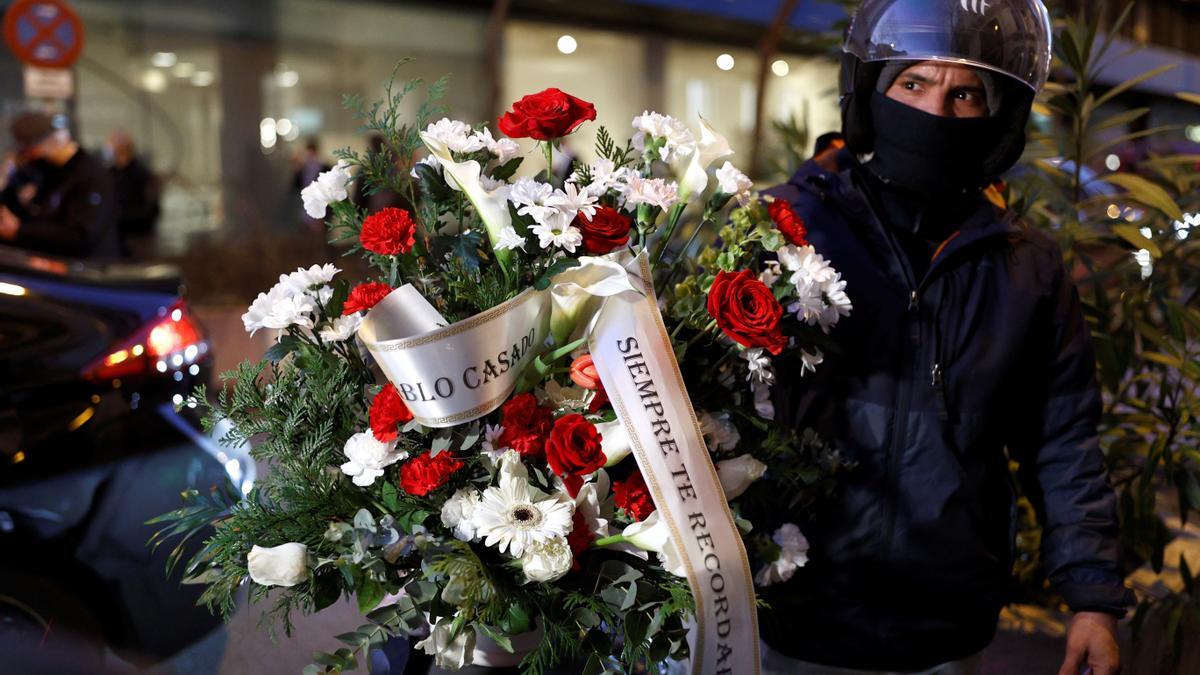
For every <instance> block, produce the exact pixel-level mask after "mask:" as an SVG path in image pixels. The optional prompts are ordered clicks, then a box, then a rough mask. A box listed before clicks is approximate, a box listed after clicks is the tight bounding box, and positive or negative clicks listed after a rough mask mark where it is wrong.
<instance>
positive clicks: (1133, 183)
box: [1012, 4, 1200, 630]
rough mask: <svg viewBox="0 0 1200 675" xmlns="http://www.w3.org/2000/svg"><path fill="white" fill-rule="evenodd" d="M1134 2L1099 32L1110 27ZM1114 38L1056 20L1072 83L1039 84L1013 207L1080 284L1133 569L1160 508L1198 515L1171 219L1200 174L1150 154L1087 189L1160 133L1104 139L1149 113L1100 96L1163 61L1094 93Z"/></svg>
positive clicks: (1194, 376) (1190, 335) (1184, 318)
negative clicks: (1049, 121) (1110, 192)
mask: <svg viewBox="0 0 1200 675" xmlns="http://www.w3.org/2000/svg"><path fill="white" fill-rule="evenodd" d="M1131 9H1132V4H1130V5H1129V6H1128V7H1127V8H1126V10H1125V12H1124V13H1123V14H1121V16H1120V17H1119V18H1118V20H1117V22H1116V24H1115V26H1114V27H1113V28H1112V29H1111V30H1110V31H1109V34H1115V33H1117V32H1118V31H1119V30H1120V27H1121V25H1122V24H1123V23H1124V22H1125V21H1126V20H1127V18H1128V16H1129V11H1130V10H1131ZM1111 45H1112V41H1111V39H1110V38H1109V37H1108V36H1107V35H1101V34H1100V32H1099V30H1098V26H1097V23H1096V21H1095V20H1094V19H1093V20H1088V19H1086V18H1085V17H1080V18H1078V19H1074V20H1067V21H1065V22H1064V24H1063V28H1062V30H1061V31H1060V32H1059V34H1058V39H1057V40H1056V41H1055V56H1056V59H1057V61H1058V63H1059V65H1060V66H1062V67H1064V68H1065V69H1066V70H1067V71H1068V72H1069V73H1070V74H1071V78H1070V79H1069V81H1067V82H1062V83H1051V84H1050V85H1048V86H1047V88H1046V92H1045V98H1044V100H1043V101H1042V104H1043V105H1044V106H1045V109H1046V110H1048V111H1049V112H1052V113H1053V114H1054V115H1055V120H1056V125H1055V127H1056V128H1055V130H1054V131H1053V132H1052V133H1040V132H1038V133H1035V134H1032V135H1031V138H1032V139H1033V143H1032V144H1031V147H1030V150H1029V152H1028V154H1027V158H1026V162H1027V164H1028V167H1029V168H1030V169H1031V171H1030V172H1029V173H1028V175H1027V177H1025V178H1024V179H1022V180H1018V181H1015V182H1014V185H1013V201H1012V204H1013V206H1014V208H1015V209H1016V210H1018V211H1019V212H1020V213H1021V214H1023V216H1024V217H1025V219H1026V221H1027V222H1030V223H1032V224H1033V225H1035V226H1037V227H1040V228H1043V229H1045V230H1046V231H1048V232H1049V233H1051V234H1053V235H1054V236H1055V237H1056V238H1057V239H1058V241H1059V242H1060V244H1061V245H1062V248H1063V252H1064V255H1065V257H1066V260H1067V264H1068V269H1069V270H1071V272H1072V276H1073V277H1074V279H1075V281H1076V284H1077V285H1078V287H1079V290H1080V294H1081V297H1082V300H1083V302H1084V305H1085V311H1086V315H1087V319H1088V322H1089V323H1090V325H1091V327H1092V343H1093V347H1094V349H1095V352H1096V357H1097V362H1098V366H1099V374H1100V381H1101V384H1102V387H1103V390H1104V410H1103V417H1102V421H1101V429H1100V431H1101V441H1102V444H1103V448H1104V451H1105V456H1106V461H1107V464H1108V468H1109V472H1110V474H1111V476H1112V478H1113V481H1114V482H1115V484H1116V486H1117V489H1118V491H1119V495H1120V515H1121V521H1122V539H1121V543H1122V548H1123V549H1124V554H1125V558H1126V560H1127V562H1128V563H1129V564H1130V566H1131V567H1137V566H1139V565H1141V564H1143V563H1149V564H1150V566H1151V567H1152V569H1154V570H1155V571H1156V572H1157V571H1161V569H1162V566H1163V554H1164V550H1165V547H1166V545H1167V544H1168V543H1169V542H1170V540H1171V539H1172V538H1173V534H1172V532H1171V531H1170V530H1169V529H1168V528H1167V526H1166V524H1165V522H1164V520H1163V514H1164V512H1168V511H1173V512H1174V513H1175V514H1176V515H1177V516H1178V517H1179V519H1180V521H1181V522H1183V523H1186V522H1187V521H1188V519H1189V518H1190V517H1192V516H1193V515H1195V514H1196V513H1197V512H1200V453H1198V452H1197V450H1196V448H1197V445H1198V441H1200V430H1198V428H1197V425H1196V423H1195V416H1196V413H1197V411H1200V360H1198V359H1200V346H1198V345H1200V303H1198V298H1197V294H1196V289H1197V288H1198V287H1200V267H1197V266H1196V265H1195V260H1196V259H1197V255H1198V254H1200V251H1198V249H1200V236H1196V235H1197V233H1196V232H1195V231H1189V229H1188V224H1187V223H1183V222H1180V221H1181V220H1183V213H1184V212H1188V211H1195V210H1196V209H1197V208H1198V207H1200V201H1198V200H1197V196H1196V192H1195V188H1196V187H1197V185H1200V175H1198V174H1197V172H1196V170H1195V168H1194V167H1195V158H1185V157H1158V156H1154V155H1151V156H1150V157H1149V158H1148V159H1146V160H1143V161H1141V162H1140V163H1138V164H1137V165H1136V166H1132V167H1131V166H1127V167H1125V169H1126V171H1124V172H1121V173H1104V174H1103V175H1101V176H1100V177H1099V178H1098V179H1096V180H1101V181H1104V182H1105V183H1107V184H1109V185H1111V186H1114V187H1116V188H1118V189H1119V190H1120V191H1121V194H1120V195H1119V196H1118V197H1116V198H1113V197H1111V196H1105V195H1100V196H1095V197H1093V196H1090V195H1089V190H1088V188H1089V185H1088V181H1087V180H1086V179H1085V177H1084V171H1083V167H1084V166H1089V165H1092V164H1093V160H1095V159H1096V158H1098V157H1100V156H1102V155H1103V154H1104V153H1106V152H1110V151H1111V150H1112V149H1113V148H1115V147H1117V146H1118V145H1121V144H1125V143H1128V142H1130V141H1132V140H1136V139H1138V138H1143V137H1151V136H1153V135H1155V134H1157V133H1159V132H1160V131H1162V129H1161V128H1159V129H1149V130H1146V131H1141V132H1135V133H1126V134H1119V135H1118V136H1117V138H1115V139H1113V138H1112V137H1111V136H1112V130H1113V129H1119V128H1121V127H1125V126H1127V125H1129V124H1130V123H1132V122H1134V121H1136V120H1140V119H1141V118H1142V117H1143V116H1145V114H1146V113H1147V112H1148V111H1147V110H1146V109H1145V108H1138V109H1133V110H1129V111H1126V112H1121V113H1116V114H1113V115H1110V116H1108V117H1106V118H1103V119H1100V118H1099V116H1098V115H1097V111H1098V110H1099V108H1100V106H1101V105H1103V104H1104V103H1106V102H1108V101H1111V100H1113V99H1114V98H1115V97H1116V96H1118V95H1120V94H1121V93H1123V92H1125V91H1127V90H1129V89H1130V88H1131V87H1133V86H1136V85H1137V84H1138V83H1140V82H1144V81H1146V80H1148V79H1150V78H1152V77H1155V76H1157V75H1159V74H1161V73H1162V72H1165V71H1166V70H1167V69H1169V67H1170V66H1164V67H1162V68H1157V69H1155V70H1152V71H1149V72H1147V73H1145V74H1144V75H1142V76H1139V77H1137V78H1134V79H1133V80H1130V81H1128V82H1125V83H1123V84H1121V85H1118V86H1117V87H1113V88H1111V89H1109V90H1108V91H1106V92H1104V93H1100V92H1098V91H1097V89H1096V82H1097V74H1098V72H1099V70H1100V67H1101V65H1102V64H1103V63H1104V62H1105V58H1106V55H1107V54H1108V53H1109V50H1110V48H1111ZM1054 158H1059V159H1062V160H1065V161H1063V162H1061V163H1060V162H1058V161H1051V160H1052V159H1054ZM1129 169H1132V171H1130V170H1129ZM1189 234H1190V235H1191V236H1189ZM1139 251H1140V252H1139ZM1135 252H1137V255H1138V258H1137V259H1135V255H1134V254H1135ZM1167 499H1173V502H1174V503H1170V504H1168V503H1165V502H1166V500H1167ZM1028 562H1029V561H1028V560H1026V561H1025V568H1026V569H1025V570H1024V572H1025V573H1024V574H1023V576H1025V578H1038V577H1037V575H1031V574H1029V570H1028ZM1189 592H1190V591H1189ZM1183 597H1184V596H1174V595H1172V596H1166V597H1165V598H1163V599H1159V600H1155V601H1151V602H1150V603H1149V604H1146V605H1143V606H1142V607H1141V608H1140V609H1139V616H1141V617H1151V616H1163V615H1164V613H1165V615H1167V616H1177V614H1178V613H1177V612H1176V609H1175V608H1177V607H1181V606H1183V605H1186V604H1187V603H1188V602H1191V601H1189V600H1186V599H1183ZM1174 625H1175V627H1178V626H1179V625H1180V624H1179V621H1178V620H1174ZM1172 630H1173V629H1172Z"/></svg>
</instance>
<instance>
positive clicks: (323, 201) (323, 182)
mask: <svg viewBox="0 0 1200 675" xmlns="http://www.w3.org/2000/svg"><path fill="white" fill-rule="evenodd" d="M352 179H353V176H351V175H350V163H349V162H347V161H346V160H344V159H340V160H338V163H337V164H336V165H334V167H333V168H332V169H330V170H329V171H322V172H321V173H319V174H317V178H316V180H314V181H313V182H311V183H309V184H308V186H307V187H305V188H304V189H303V190H301V191H300V199H301V200H303V202H304V212H305V213H307V214H308V215H309V217H310V218H324V217H325V211H326V209H327V208H328V207H329V205H330V204H332V203H334V202H340V201H342V200H343V199H345V198H346V197H348V196H349V193H348V192H347V191H346V186H347V185H348V184H349V183H350V181H351V180H352Z"/></svg>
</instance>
